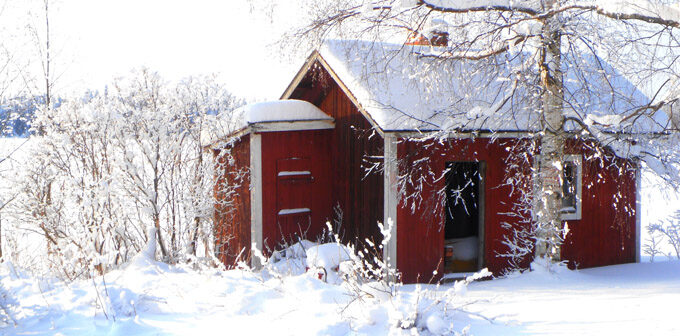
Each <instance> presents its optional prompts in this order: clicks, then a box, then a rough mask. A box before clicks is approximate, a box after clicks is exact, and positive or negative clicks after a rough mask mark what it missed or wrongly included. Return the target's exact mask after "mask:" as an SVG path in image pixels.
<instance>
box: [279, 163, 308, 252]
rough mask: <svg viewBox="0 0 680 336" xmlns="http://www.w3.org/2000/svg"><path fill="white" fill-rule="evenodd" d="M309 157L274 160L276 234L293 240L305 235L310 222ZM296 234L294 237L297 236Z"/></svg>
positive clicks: (284, 238)
mask: <svg viewBox="0 0 680 336" xmlns="http://www.w3.org/2000/svg"><path fill="white" fill-rule="evenodd" d="M312 171H313V169H312V166H311V160H310V159H309V158H296V157H293V158H285V159H279V160H277V162H276V237H277V241H278V242H286V243H293V242H296V241H297V237H307V234H308V231H309V229H310V227H311V221H312V209H313V205H312V192H313V190H312V186H313V182H314V176H313V175H312ZM296 236H297V237H296Z"/></svg>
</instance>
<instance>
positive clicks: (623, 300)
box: [0, 258, 680, 335]
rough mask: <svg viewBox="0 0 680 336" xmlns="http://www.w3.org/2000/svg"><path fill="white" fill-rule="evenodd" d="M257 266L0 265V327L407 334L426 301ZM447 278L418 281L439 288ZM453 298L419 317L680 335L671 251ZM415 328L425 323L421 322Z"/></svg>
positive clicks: (479, 287) (501, 282) (488, 331)
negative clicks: (67, 272) (102, 272)
mask: <svg viewBox="0 0 680 336" xmlns="http://www.w3.org/2000/svg"><path fill="white" fill-rule="evenodd" d="M260 276H261V275H260V274H257V273H251V272H247V271H240V270H232V271H226V272H216V271H214V270H212V271H203V272H200V271H194V270H191V269H189V268H186V267H170V266H167V265H164V264H162V263H157V262H153V261H150V260H148V259H145V258H138V259H136V260H135V261H133V262H132V264H131V265H129V266H127V267H126V268H125V269H123V270H120V271H114V272H112V273H110V274H108V275H107V276H106V278H105V279H102V278H97V279H96V280H95V281H92V280H89V281H77V282H74V283H71V284H68V285H66V284H64V283H61V282H53V281H48V280H42V281H40V280H37V279H32V278H26V277H22V275H21V274H20V273H15V272H14V270H12V269H11V265H9V264H3V265H2V266H1V267H0V279H1V280H0V285H1V287H0V290H1V292H0V294H2V295H8V296H9V298H10V300H9V302H10V304H9V305H6V307H5V309H6V310H7V311H9V312H10V313H11V316H12V318H13V319H14V320H15V321H16V323H17V326H13V325H12V322H9V323H10V324H9V325H6V326H5V329H4V330H0V333H2V334H6V335H36V334H38V335H44V334H57V335H131V334H135V335H157V334H168V335H199V334H204V333H208V334H214V333H222V334H233V335H238V334H251V335H265V334H277V335H347V334H351V335H355V334H360V335H375V334H397V335H409V334H412V332H413V330H411V329H401V328H400V327H399V326H398V324H399V323H401V322H403V321H404V320H408V315H409V313H412V312H414V311H415V310H414V309H413V307H414V305H415V302H417V300H420V301H422V302H424V301H425V300H423V297H424V296H425V295H424V294H422V292H421V295H417V294H416V293H418V288H417V287H416V286H414V285H408V286H404V287H402V288H401V291H400V292H401V294H399V295H398V297H397V298H394V299H392V300H389V299H387V300H368V301H366V302H365V303H356V302H355V303H354V304H353V305H350V306H348V303H349V302H350V296H348V291H346V289H345V288H344V287H343V286H338V285H331V284H327V283H324V282H322V281H320V280H318V279H316V278H315V277H314V276H311V275H309V274H303V275H297V276H288V277H283V278H271V279H269V280H267V281H263V280H262V279H261V278H260ZM104 281H105V283H106V284H104ZM426 287H428V286H426ZM452 287H453V285H451V284H449V285H446V286H442V287H440V288H439V289H436V288H434V287H433V286H429V288H426V289H431V290H435V291H437V293H444V291H445V290H447V289H451V288H452ZM441 295H443V294H436V296H440V297H441ZM453 302H455V306H458V307H460V306H461V305H466V304H468V306H467V307H466V309H468V310H469V311H470V312H472V313H473V314H465V313H462V312H455V311H453V312H448V313H445V314H444V313H442V312H441V311H437V309H435V308H433V309H429V310H428V309H421V313H422V316H421V317H419V318H420V319H421V322H418V323H420V324H421V326H422V325H423V324H422V323H425V324H424V325H425V326H430V327H432V325H433V324H432V323H433V322H432V320H431V317H430V316H429V315H436V314H439V315H436V316H439V317H442V316H445V318H443V319H437V318H435V319H434V328H433V329H434V330H439V331H447V330H448V328H449V327H450V326H451V324H452V325H453V330H455V331H461V330H462V329H463V328H464V327H465V326H467V325H470V330H469V331H470V333H471V334H474V335H520V334H521V335H526V334H531V335H641V334H655V335H678V334H680V325H679V324H678V323H677V309H675V308H677V305H678V302H680V262H677V261H670V262H661V263H653V264H649V263H645V264H629V265H620V266H610V267H602V268H594V269H588V270H581V271H567V270H561V271H559V272H557V273H554V274H546V273H541V272H529V273H525V274H522V275H518V276H516V277H512V278H506V279H498V280H492V281H483V282H476V283H473V284H471V285H469V286H468V289H467V291H460V290H458V291H457V295H455V296H453ZM421 308H422V307H421ZM0 313H1V312H0ZM474 313H479V314H480V315H483V316H484V317H485V318H489V319H491V320H487V319H485V318H482V317H477V316H475V314H474ZM442 314H443V315H442ZM0 316H2V314H0ZM423 321H424V322H423ZM428 323H429V324H428ZM437 328H439V329H437ZM419 332H420V334H424V335H429V334H431V333H430V332H429V331H428V330H427V329H425V328H422V327H421V328H420V329H419Z"/></svg>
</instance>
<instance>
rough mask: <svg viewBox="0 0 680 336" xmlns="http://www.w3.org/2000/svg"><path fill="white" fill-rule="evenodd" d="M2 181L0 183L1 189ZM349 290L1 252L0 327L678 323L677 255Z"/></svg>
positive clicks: (662, 194)
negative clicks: (461, 284)
mask: <svg viewBox="0 0 680 336" xmlns="http://www.w3.org/2000/svg"><path fill="white" fill-rule="evenodd" d="M18 146H21V148H22V149H23V148H24V147H27V146H30V142H29V143H27V144H23V140H22V139H0V156H4V155H6V154H8V153H7V152H11V151H13V149H14V148H16V147H18ZM21 152H22V151H21V150H20V151H18V152H17V153H15V154H14V155H13V158H12V159H11V160H6V161H5V162H4V163H0V177H3V178H5V179H11V178H12V176H13V174H14V167H15V166H16V165H18V164H19V162H20V161H21V160H22V159H24V160H25V157H23V156H21V154H22V153H21ZM3 154H4V155H3ZM657 182H658V181H656V180H655V178H654V176H651V175H647V174H646V175H645V178H643V188H642V191H641V195H642V206H643V212H642V223H643V237H642V243H643V244H644V243H645V242H646V232H645V230H644V227H645V226H647V225H648V224H650V223H654V222H656V221H658V220H661V219H665V218H669V217H670V216H671V215H672V214H673V212H674V211H676V210H677V209H678V208H680V201H678V197H677V195H676V194H674V193H672V192H670V191H668V190H662V189H660V188H659V187H658V185H657ZM6 187H7V185H0V191H3V190H4V189H3V188H6ZM0 196H1V195H0ZM7 228H8V227H7V225H5V226H3V231H4V232H3V233H4V235H3V236H4V237H5V238H6V237H8V236H7V234H6V231H5V230H7ZM15 233H16V232H15ZM19 240H20V241H21V242H24V243H23V244H22V246H23V249H22V250H17V251H15V252H16V254H17V256H32V255H37V254H35V253H31V252H30V251H36V250H38V249H41V247H40V246H37V245H36V246H32V245H29V244H26V242H27V241H33V240H34V239H33V238H32V237H31V232H30V231H25V232H24V231H22V232H21V234H20V235H18V236H16V238H15V241H19ZM3 243H6V242H3ZM15 245H17V246H18V244H15ZM34 245H35V244H34ZM5 251H6V249H5ZM660 259H663V258H659V257H658V256H657V258H655V261H658V260H660ZM23 262H24V263H26V262H27V261H25V260H24V261H23ZM303 269H304V268H303ZM301 272H302V271H301V270H300V269H298V270H297V272H295V273H296V274H298V273H301ZM447 291H448V292H447ZM353 293H354V292H353V291H352V290H349V289H348V288H347V287H346V286H342V285H332V284H327V283H324V282H322V281H319V280H318V279H316V278H315V276H314V275H313V274H312V275H309V274H299V275H294V276H286V277H270V276H267V275H263V274H261V273H253V272H249V271H243V270H232V271H217V270H214V269H203V270H194V269H192V268H191V267H188V266H168V265H165V264H162V263H158V262H154V261H152V260H150V259H148V258H144V257H142V256H141V255H140V257H138V258H137V259H136V260H134V261H133V262H132V263H131V264H130V265H128V266H126V267H124V268H122V269H121V270H117V271H113V272H111V273H109V274H107V275H106V276H105V277H104V278H102V277H99V278H96V279H95V280H82V281H76V282H72V283H64V282H60V281H57V280H54V279H46V278H37V277H35V276H30V275H28V274H27V273H25V272H22V271H21V270H19V269H15V268H14V267H13V266H12V265H11V264H9V263H4V264H0V303H1V305H0V335H45V334H47V335H132V334H135V335H139V334H141V335H158V334H162V335H165V334H168V335H195V334H203V333H206V334H216V333H219V334H235V335H239V334H251V335H264V334H278V335H281V334H282V335H347V334H350V335H356V334H358V335H380V334H396V335H400V334H403V335H409V334H412V332H413V330H414V329H412V328H411V327H412V325H415V327H416V329H415V330H416V332H419V333H421V334H425V335H428V334H432V333H431V332H430V331H434V332H438V333H443V334H446V333H447V332H448V333H451V332H461V331H462V330H463V329H464V328H465V327H467V326H469V328H470V329H469V331H470V333H471V334H473V335H520V334H521V335H527V334H530V335H596V334H597V335H603V334H604V335H640V334H645V335H646V334H655V335H680V324H678V323H677V307H678V303H680V261H677V260H676V261H666V262H655V263H651V264H650V263H643V264H630V265H619V266H611V267H602V268H594V269H586V270H580V271H560V272H558V273H556V274H544V273H539V272H529V273H525V274H522V275H518V276H516V277H511V278H506V279H496V280H492V281H483V282H475V283H472V284H471V285H469V286H468V288H467V291H464V290H462V289H461V288H458V289H455V288H454V285H452V284H449V285H444V286H442V287H440V288H435V287H434V286H423V287H422V288H418V287H417V286H412V285H407V286H403V287H401V288H400V292H399V294H398V295H397V296H396V297H394V298H392V299H388V298H383V299H381V300H379V299H367V300H365V301H353V300H352V299H353ZM433 293H434V294H433ZM451 293H455V295H453V296H450V295H451ZM446 295H449V297H446V302H448V305H446V308H448V309H450V308H459V309H464V310H467V311H468V312H467V313H464V312H462V311H460V310H458V311H457V310H449V311H444V310H443V309H442V308H443V307H444V306H442V305H441V304H437V299H438V298H443V297H445V296H446ZM416 307H418V308H416ZM416 311H418V313H419V314H417V315H416V314H415V312H416Z"/></svg>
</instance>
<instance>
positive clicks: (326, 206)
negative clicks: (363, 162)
mask: <svg viewBox="0 0 680 336" xmlns="http://www.w3.org/2000/svg"><path fill="white" fill-rule="evenodd" d="M330 132H331V131H330V130H316V131H286V132H263V133H260V134H261V136H262V239H263V242H264V245H265V252H270V251H271V249H272V248H277V247H278V245H279V243H281V242H282V238H283V237H281V236H280V234H279V231H278V228H280V226H279V224H280V222H279V221H280V220H284V218H282V216H279V215H278V212H279V210H280V209H284V208H290V207H308V208H310V209H311V222H310V224H311V226H310V227H309V230H308V231H307V232H305V234H304V235H305V237H302V238H306V239H309V240H315V239H316V238H317V237H318V235H319V234H320V233H321V232H322V230H323V229H325V222H326V221H327V220H329V219H330V218H331V215H332V206H331V195H332V191H331V188H330V186H331V185H332V183H331V175H330V172H331V161H330V159H329V155H330V144H329V138H330V137H329V136H330ZM290 158H296V159H300V160H296V161H304V164H305V165H304V167H303V166H299V167H297V166H290V167H287V168H285V169H284V170H289V169H292V170H298V169H303V170H309V171H310V172H311V176H312V177H313V181H311V183H310V184H309V189H305V190H296V191H295V192H293V193H290V194H289V195H281V193H280V190H279V193H277V183H280V181H279V180H280V178H279V177H278V176H277V175H278V173H277V165H278V166H281V164H282V163H281V162H282V160H286V159H290ZM305 167H307V168H305ZM279 168H281V167H279ZM278 187H281V186H280V185H279V186H278ZM277 195H279V196H281V197H277ZM290 197H294V198H296V199H289V198H290ZM307 202H310V203H307ZM304 204H309V205H304ZM303 229H306V228H303ZM286 240H289V239H288V238H287V239H286Z"/></svg>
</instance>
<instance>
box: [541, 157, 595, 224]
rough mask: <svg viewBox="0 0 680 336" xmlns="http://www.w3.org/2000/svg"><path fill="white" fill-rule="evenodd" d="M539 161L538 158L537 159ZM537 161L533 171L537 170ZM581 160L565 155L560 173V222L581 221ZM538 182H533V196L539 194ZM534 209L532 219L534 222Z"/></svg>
mask: <svg viewBox="0 0 680 336" xmlns="http://www.w3.org/2000/svg"><path fill="white" fill-rule="evenodd" d="M538 160H540V157H539V158H538ZM538 160H536V161H535V165H536V166H535V169H538ZM582 170H583V168H582V159H581V155H565V156H564V169H563V171H562V195H563V198H562V209H561V212H562V220H579V219H581V199H582V196H581V190H582ZM539 188H540V187H539V184H538V181H535V180H534V195H538V193H539ZM536 210H537V209H534V214H533V216H534V217H533V219H534V220H536V217H535V214H536Z"/></svg>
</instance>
